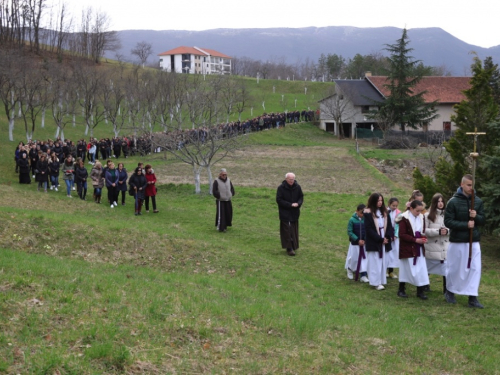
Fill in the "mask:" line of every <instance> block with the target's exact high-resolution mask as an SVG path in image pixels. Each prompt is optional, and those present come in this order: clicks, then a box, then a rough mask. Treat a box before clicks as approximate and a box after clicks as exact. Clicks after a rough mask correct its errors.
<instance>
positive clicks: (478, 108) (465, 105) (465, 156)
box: [435, 57, 500, 231]
mask: <svg viewBox="0 0 500 375" xmlns="http://www.w3.org/2000/svg"><path fill="white" fill-rule="evenodd" d="M472 73H473V76H472V78H471V81H470V83H471V87H470V89H468V90H465V91H464V94H465V97H466V99H465V100H463V101H462V102H461V103H459V104H457V105H456V106H455V114H454V115H453V116H452V117H451V120H452V121H453V122H454V123H455V124H456V127H457V130H456V131H455V134H454V137H453V138H451V139H450V140H449V141H448V142H446V143H445V144H444V147H445V148H446V151H447V152H448V156H447V157H446V158H441V159H439V160H438V162H437V163H436V166H435V176H436V178H435V180H436V188H437V190H438V191H439V192H441V193H442V194H443V195H444V196H445V197H447V198H450V197H451V196H452V194H453V193H454V192H455V191H456V189H457V186H458V185H459V183H460V180H461V178H462V176H463V175H464V174H466V173H470V172H471V166H472V160H471V158H470V153H471V152H472V151H473V149H474V137H473V136H471V135H467V134H466V133H468V132H474V130H475V128H477V130H478V132H486V136H479V137H478V138H477V152H479V155H480V156H479V159H478V160H477V165H476V181H475V188H476V191H479V195H480V196H481V197H482V199H483V200H484V201H485V206H486V207H487V210H488V221H487V230H490V231H491V230H492V229H494V228H498V223H499V217H500V216H499V213H500V206H499V204H500V189H499V186H500V185H499V182H500V175H499V174H498V168H499V167H500V149H499V147H498V145H499V144H500V125H499V124H498V115H499V106H498V103H497V102H496V100H495V95H494V89H493V88H492V84H491V82H492V80H493V77H495V76H496V74H498V66H497V65H496V64H493V63H492V61H491V60H490V59H486V60H485V63H484V66H483V64H482V62H481V60H480V59H479V58H478V57H475V58H474V62H473V64H472Z"/></svg>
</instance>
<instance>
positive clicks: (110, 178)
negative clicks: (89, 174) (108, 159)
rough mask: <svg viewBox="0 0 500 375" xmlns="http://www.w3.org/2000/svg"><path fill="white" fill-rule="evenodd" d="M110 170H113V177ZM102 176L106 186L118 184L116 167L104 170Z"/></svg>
mask: <svg viewBox="0 0 500 375" xmlns="http://www.w3.org/2000/svg"><path fill="white" fill-rule="evenodd" d="M111 171H114V172H115V177H113V174H112V173H111ZM104 178H105V179H106V187H108V188H109V187H111V186H112V184H115V186H118V169H116V168H115V169H106V172H104Z"/></svg>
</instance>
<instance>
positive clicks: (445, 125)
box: [443, 121, 451, 131]
mask: <svg viewBox="0 0 500 375" xmlns="http://www.w3.org/2000/svg"><path fill="white" fill-rule="evenodd" d="M443 130H445V131H451V121H443Z"/></svg>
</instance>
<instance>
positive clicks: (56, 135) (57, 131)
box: [54, 126, 61, 139]
mask: <svg viewBox="0 0 500 375" xmlns="http://www.w3.org/2000/svg"><path fill="white" fill-rule="evenodd" d="M60 131H61V128H60V127H59V126H58V127H57V128H56V134H55V135H54V138H55V139H57V137H59V132H60Z"/></svg>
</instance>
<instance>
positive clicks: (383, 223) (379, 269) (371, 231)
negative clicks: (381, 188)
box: [364, 193, 394, 290]
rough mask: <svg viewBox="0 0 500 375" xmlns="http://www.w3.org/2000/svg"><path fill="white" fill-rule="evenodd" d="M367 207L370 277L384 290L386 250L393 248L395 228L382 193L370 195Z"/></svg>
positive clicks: (378, 288)
mask: <svg viewBox="0 0 500 375" xmlns="http://www.w3.org/2000/svg"><path fill="white" fill-rule="evenodd" d="M366 207H367V208H366V209H365V211H364V221H365V230H366V242H365V244H366V251H367V258H368V262H367V271H368V279H369V282H370V285H371V286H374V287H375V289H376V290H384V289H385V287H384V284H387V277H386V273H385V272H386V270H387V256H386V252H387V251H390V250H391V249H392V248H391V239H392V237H394V230H393V228H392V223H391V220H390V218H389V215H388V214H387V208H386V206H385V204H384V197H383V196H382V194H379V193H373V194H372V195H370V197H369V198H368V203H367V205H366Z"/></svg>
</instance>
